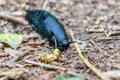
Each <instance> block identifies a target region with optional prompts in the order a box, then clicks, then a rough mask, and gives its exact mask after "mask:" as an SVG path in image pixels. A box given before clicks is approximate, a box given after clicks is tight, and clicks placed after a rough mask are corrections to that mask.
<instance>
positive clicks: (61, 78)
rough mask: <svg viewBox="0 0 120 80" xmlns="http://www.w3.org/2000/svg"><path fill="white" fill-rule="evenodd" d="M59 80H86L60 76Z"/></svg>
mask: <svg viewBox="0 0 120 80" xmlns="http://www.w3.org/2000/svg"><path fill="white" fill-rule="evenodd" d="M58 80H85V78H83V77H70V78H65V77H64V76H59V77H58Z"/></svg>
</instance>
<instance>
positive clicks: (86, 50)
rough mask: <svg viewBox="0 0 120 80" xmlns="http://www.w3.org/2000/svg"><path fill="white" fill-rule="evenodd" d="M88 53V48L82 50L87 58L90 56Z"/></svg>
mask: <svg viewBox="0 0 120 80" xmlns="http://www.w3.org/2000/svg"><path fill="white" fill-rule="evenodd" d="M87 53H88V49H84V50H82V55H83V56H84V57H85V58H87V57H88V56H87Z"/></svg>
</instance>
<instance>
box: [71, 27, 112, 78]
mask: <svg viewBox="0 0 120 80" xmlns="http://www.w3.org/2000/svg"><path fill="white" fill-rule="evenodd" d="M70 34H71V37H72V39H73V41H76V40H75V38H74V36H73V33H72V30H71V29H70ZM74 46H75V47H76V49H77V51H78V53H79V56H80V58H81V59H82V60H83V62H84V63H85V64H86V66H87V67H88V68H90V69H91V70H92V71H93V72H94V73H95V74H96V75H97V76H98V77H99V78H101V79H102V80H111V79H109V78H107V77H106V76H104V75H103V74H101V72H99V71H98V70H97V69H96V68H95V67H94V66H93V65H92V64H91V63H90V62H89V61H88V60H87V59H86V58H85V57H84V56H83V55H82V53H81V50H80V49H79V46H78V44H77V43H76V42H75V43H74Z"/></svg>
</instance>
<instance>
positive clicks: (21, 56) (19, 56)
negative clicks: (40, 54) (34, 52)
mask: <svg viewBox="0 0 120 80" xmlns="http://www.w3.org/2000/svg"><path fill="white" fill-rule="evenodd" d="M29 51H30V50H26V51H24V52H23V53H21V54H19V55H18V56H15V57H14V58H13V59H12V61H14V62H16V61H18V60H19V59H21V58H23V57H24V56H25V55H27V54H29V53H28V52H29Z"/></svg>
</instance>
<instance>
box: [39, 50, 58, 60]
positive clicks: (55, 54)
mask: <svg viewBox="0 0 120 80" xmlns="http://www.w3.org/2000/svg"><path fill="white" fill-rule="evenodd" d="M59 54H60V50H59V49H55V50H54V52H53V54H39V57H40V59H41V60H42V61H44V62H53V61H54V60H56V59H57V58H58V55H59Z"/></svg>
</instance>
